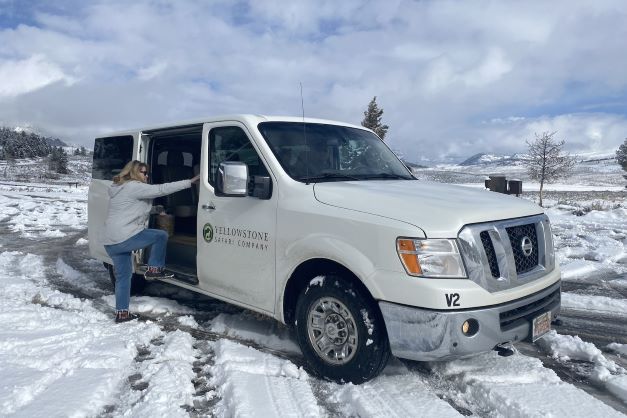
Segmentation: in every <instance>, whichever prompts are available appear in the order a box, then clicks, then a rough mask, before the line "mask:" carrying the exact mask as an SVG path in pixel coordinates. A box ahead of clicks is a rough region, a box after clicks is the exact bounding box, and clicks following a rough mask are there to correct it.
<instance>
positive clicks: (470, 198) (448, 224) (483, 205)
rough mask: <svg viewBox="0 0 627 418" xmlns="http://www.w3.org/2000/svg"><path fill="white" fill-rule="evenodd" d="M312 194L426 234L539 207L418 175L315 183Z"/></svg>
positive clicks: (447, 233) (452, 231) (448, 232)
mask: <svg viewBox="0 0 627 418" xmlns="http://www.w3.org/2000/svg"><path fill="white" fill-rule="evenodd" d="M314 196H315V198H316V199H317V200H318V201H320V202H321V203H324V204H327V205H331V206H337V207H341V208H344V209H350V210H356V211H359V212H365V213H370V214H373V215H378V216H383V217H386V218H392V219H396V220H400V221H403V222H407V223H410V224H412V225H415V226H417V227H419V228H420V229H422V230H423V231H424V232H425V234H426V236H427V237H430V238H454V237H456V236H457V233H458V232H459V230H460V229H461V228H462V227H463V226H464V225H467V224H474V223H480V222H488V221H496V220H503V219H511V218H519V217H523V216H531V215H537V214H540V213H543V210H542V208H541V207H540V206H538V205H536V204H534V203H531V202H529V201H526V200H523V199H520V198H517V197H514V196H507V195H504V194H500V193H495V192H491V191H488V190H479V189H473V188H471V187H465V186H454V185H450V184H444V183H433V182H424V181H420V180H373V181H354V182H337V183H316V184H315V185H314Z"/></svg>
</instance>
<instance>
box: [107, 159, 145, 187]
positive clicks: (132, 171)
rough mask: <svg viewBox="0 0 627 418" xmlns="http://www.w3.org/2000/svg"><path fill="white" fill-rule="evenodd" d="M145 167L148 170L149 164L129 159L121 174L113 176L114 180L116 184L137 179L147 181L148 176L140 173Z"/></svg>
mask: <svg viewBox="0 0 627 418" xmlns="http://www.w3.org/2000/svg"><path fill="white" fill-rule="evenodd" d="M142 168H145V169H146V170H148V164H146V163H142V162H140V161H137V160H133V161H129V162H128V163H126V165H125V166H124V168H123V169H122V171H120V174H118V175H117V176H113V182H114V183H115V184H124V183H126V182H127V181H131V180H135V181H141V182H142V183H145V182H146V177H145V176H144V175H143V174H142V173H140V170H141V169H142Z"/></svg>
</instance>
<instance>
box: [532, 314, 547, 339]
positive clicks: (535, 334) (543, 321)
mask: <svg viewBox="0 0 627 418" xmlns="http://www.w3.org/2000/svg"><path fill="white" fill-rule="evenodd" d="M531 329H532V332H531V341H535V340H537V339H538V338H540V337H542V336H543V335H544V334H546V333H547V332H549V331H550V330H551V311H548V312H545V313H543V314H542V315H538V316H536V317H535V318H533V321H532V322H531Z"/></svg>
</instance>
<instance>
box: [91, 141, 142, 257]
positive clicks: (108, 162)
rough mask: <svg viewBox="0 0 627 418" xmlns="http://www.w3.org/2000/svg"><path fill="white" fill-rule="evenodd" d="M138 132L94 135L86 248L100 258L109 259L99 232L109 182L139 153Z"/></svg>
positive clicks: (107, 201) (107, 202) (103, 219)
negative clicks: (107, 135) (106, 135)
mask: <svg viewBox="0 0 627 418" xmlns="http://www.w3.org/2000/svg"><path fill="white" fill-rule="evenodd" d="M138 138H139V133H136V134H129V135H120V136H112V137H105V138H96V140H95V142H94V157H93V163H92V172H91V183H90V185H89V194H88V200H87V206H88V209H87V214H88V235H89V252H90V253H91V255H92V257H95V258H97V259H99V260H109V261H110V260H111V259H110V258H109V255H108V254H107V253H106V251H105V249H104V245H103V244H102V239H101V233H102V227H103V226H104V222H105V220H106V219H107V210H108V208H109V186H111V183H112V182H113V176H115V175H116V174H118V173H119V172H120V171H122V168H124V166H125V165H126V163H128V162H129V161H131V160H134V159H138V158H139V154H140V144H139V141H138Z"/></svg>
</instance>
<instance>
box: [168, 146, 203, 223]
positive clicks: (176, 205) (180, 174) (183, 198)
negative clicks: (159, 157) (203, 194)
mask: <svg viewBox="0 0 627 418" xmlns="http://www.w3.org/2000/svg"><path fill="white" fill-rule="evenodd" d="M192 177H194V170H193V168H192V167H190V166H186V165H185V160H184V158H183V153H182V152H180V151H176V150H168V158H167V164H166V165H165V167H163V181H164V182H165V183H169V182H172V181H179V180H186V179H191V178H192ZM166 205H167V207H168V208H169V209H170V210H173V211H174V215H175V216H177V217H182V218H187V217H191V216H196V209H197V206H198V198H197V194H196V189H195V188H194V187H191V188H189V189H185V190H181V191H179V192H176V193H172V194H170V195H168V196H166Z"/></svg>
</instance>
